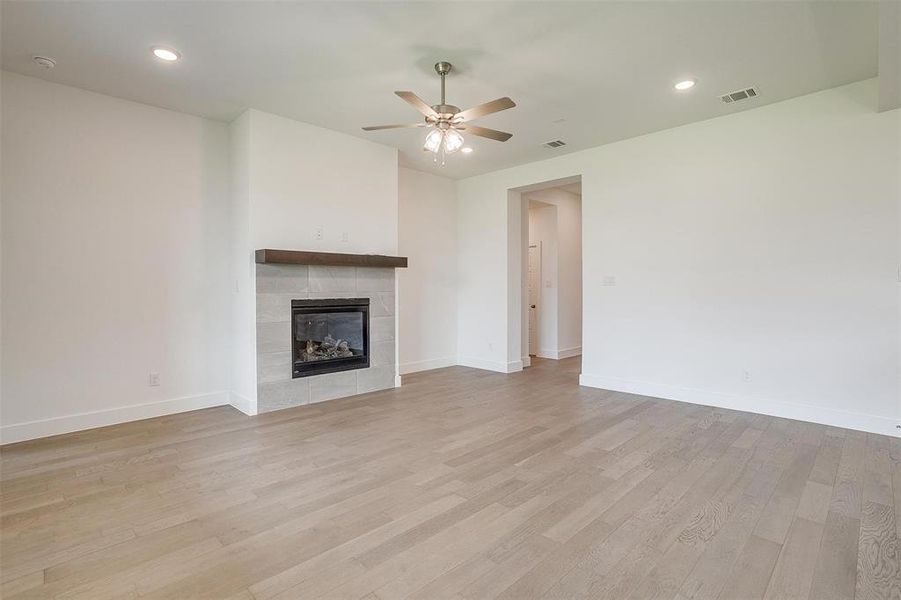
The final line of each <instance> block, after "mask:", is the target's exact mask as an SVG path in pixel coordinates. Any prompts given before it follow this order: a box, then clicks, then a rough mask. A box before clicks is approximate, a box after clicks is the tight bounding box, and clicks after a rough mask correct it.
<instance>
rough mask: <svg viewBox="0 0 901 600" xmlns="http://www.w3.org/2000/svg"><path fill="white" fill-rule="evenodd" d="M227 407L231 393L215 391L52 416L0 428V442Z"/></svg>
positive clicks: (24, 439)
mask: <svg viewBox="0 0 901 600" xmlns="http://www.w3.org/2000/svg"><path fill="white" fill-rule="evenodd" d="M227 404H229V394H228V392H213V393H210V394H200V395H198V396H187V397H185V398H173V399H171V400H162V401H160V402H148V403H146V404H132V405H131V406H119V407H116V408H110V409H106V410H97V411H93V412H86V413H80V414H77V415H66V416H65V417H53V418H51V419H41V420H39V421H29V422H27V423H17V424H15V425H4V426H2V427H0V443H2V444H12V443H14V442H24V441H26V440H33V439H37V438H42V437H48V436H51V435H60V434H62V433H72V432H74V431H82V430H85V429H94V428H95V427H105V426H107V425H117V424H119V423H127V422H129V421H140V420H141V419H150V418H153V417H162V416H165V415H172V414H175V413H180V412H186V411H189V410H198V409H201V408H210V407H212V406H225V405H227Z"/></svg>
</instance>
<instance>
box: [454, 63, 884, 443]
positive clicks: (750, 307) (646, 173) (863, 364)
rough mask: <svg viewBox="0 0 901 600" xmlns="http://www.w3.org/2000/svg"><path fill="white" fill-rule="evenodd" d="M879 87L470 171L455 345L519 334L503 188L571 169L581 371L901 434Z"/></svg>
mask: <svg viewBox="0 0 901 600" xmlns="http://www.w3.org/2000/svg"><path fill="white" fill-rule="evenodd" d="M876 92H877V86H876V81H875V80H869V81H865V82H860V83H856V84H852V85H848V86H844V87H841V88H836V89H833V90H827V91H824V92H820V93H817V94H812V95H809V96H805V97H802V98H796V99H793V100H789V101H786V102H782V103H778V104H772V105H768V106H765V107H761V108H759V109H755V110H751V111H746V112H742V113H737V114H734V115H730V116H727V117H722V118H719V119H713V120H709V121H704V122H701V123H695V124H691V125H687V126H684V127H680V128H676V129H672V130H668V131H663V132H658V133H654V134H650V135H647V136H642V137H639V138H635V139H631V140H626V141H622V142H618V143H615V144H610V145H607V146H602V147H599V148H594V149H591V150H587V151H584V152H579V153H574V154H569V155H565V156H561V157H559V158H556V159H551V160H547V161H542V162H538V163H533V164H529V165H523V166H520V167H515V168H512V169H507V170H504V171H499V172H495V173H491V174H487V175H483V176H480V177H475V178H470V179H467V180H463V181H461V182H460V183H459V186H458V193H459V206H460V214H459V216H458V223H459V226H460V237H459V241H458V243H459V245H460V248H461V257H460V267H461V272H464V273H465V274H466V276H465V277H464V278H463V279H462V280H461V285H460V290H459V294H458V298H459V303H460V321H459V325H458V331H459V340H458V343H459V344H460V345H461V347H462V346H463V345H464V344H472V345H473V347H475V348H477V349H478V353H479V356H478V358H479V361H478V362H479V363H480V364H482V365H483V366H486V367H488V366H490V365H495V366H498V367H499V366H500V365H502V364H503V363H504V362H505V358H506V357H507V356H508V353H507V351H506V348H504V347H503V344H502V343H503V340H505V339H507V340H511V339H514V337H515V343H516V344H517V346H518V345H519V344H520V343H521V341H520V336H521V335H522V331H521V329H522V318H521V313H520V312H515V313H513V314H511V313H510V312H509V311H508V310H507V307H508V305H509V301H510V298H513V297H516V296H519V295H520V293H521V290H520V287H519V286H520V282H519V281H518V279H519V278H518V277H512V276H511V273H512V269H511V268H510V267H509V265H508V264H507V263H506V261H505V260H504V258H503V257H498V256H497V253H498V252H504V249H505V248H507V247H508V243H507V242H508V240H507V236H519V235H520V229H519V228H513V227H511V226H510V220H509V218H508V216H509V213H510V210H509V207H510V206H511V204H510V201H509V195H508V190H509V189H510V188H519V187H522V186H526V185H529V184H533V183H536V182H541V181H549V180H555V179H562V178H566V177H572V176H576V175H581V176H582V202H583V211H582V218H583V240H584V243H583V285H584V291H583V304H584V313H583V314H584V324H583V344H582V345H583V366H582V370H583V375H582V381H583V383H585V384H588V385H594V386H598V387H605V388H608V389H620V390H626V391H634V392H638V393H645V394H649V395H654V396H661V397H668V398H675V399H681V400H686V401H690V402H702V403H706V404H715V405H721V406H730V407H735V408H740V409H743V410H752V411H757V412H764V413H768V414H778V415H783V416H789V417H793V418H802V419H807V420H813V421H819V422H826V423H832V424H836V425H843V426H847V427H854V428H860V429H868V430H871V431H879V432H881V433H888V434H896V430H895V427H894V425H895V423H896V422H897V420H898V419H899V418H901V402H899V373H898V365H899V356H898V354H899V347H898V335H899V312H898V311H899V307H898V302H899V300H898V292H897V290H896V287H897V285H898V284H897V280H898V277H897V268H898V258H899V256H898V234H899V231H898V229H899V217H898V210H899V204H898V197H899V178H898V162H899V157H898V153H899V133H898V127H897V119H898V115H897V112H898V111H892V112H890V113H877V112H876V110H875V107H876V95H877V93H876ZM505 200H506V202H505ZM517 243H519V241H517ZM511 247H512V246H511ZM512 253H513V251H511V252H509V254H512ZM604 276H612V277H615V278H616V286H608V287H605V286H602V285H601V284H602V281H603V277H604ZM514 279H515V281H514ZM517 329H518V330H520V331H519V336H509V335H508V333H509V332H508V330H510V331H513V330H517ZM491 342H493V343H494V346H491V347H489V346H488V344H489V343H491ZM510 343H512V342H510ZM517 349H518V348H517ZM474 352H475V351H474ZM497 370H501V368H497ZM745 371H747V372H748V373H749V375H750V381H746V380H745Z"/></svg>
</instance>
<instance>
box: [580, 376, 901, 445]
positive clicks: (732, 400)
mask: <svg viewBox="0 0 901 600" xmlns="http://www.w3.org/2000/svg"><path fill="white" fill-rule="evenodd" d="M579 385H583V386H586V387H593V388H600V389H602V390H612V391H615V392H627V393H629V394H640V395H642V396H652V397H654V398H663V399H666V400H676V401H678V402H688V403H690V404H702V405H705V406H716V407H718V408H728V409H732V410H740V411H744V412H749V413H757V414H762V415H769V416H772V417H781V418H784V419H794V420H796V421H807V422H810V423H818V424H820V425H831V426H833V427H842V428H845V429H856V430H858V431H866V432H868V433H879V434H882V435H889V436H893V437H901V430H899V429H897V428H896V425H898V422H897V421H895V420H894V419H891V418H889V417H881V416H878V415H869V414H865V413H857V412H852V411H846V410H840V409H835V408H825V407H821V406H813V405H811V404H804V403H800V402H784V401H780V400H769V399H766V398H756V397H752V396H739V395H736V394H724V393H721V392H711V391H707V390H698V389H694V388H683V387H678V386H671V385H665V384H660V383H649V382H645V381H633V380H628V379H618V378H615V377H602V376H597V375H587V374H584V373H583V374H582V375H579Z"/></svg>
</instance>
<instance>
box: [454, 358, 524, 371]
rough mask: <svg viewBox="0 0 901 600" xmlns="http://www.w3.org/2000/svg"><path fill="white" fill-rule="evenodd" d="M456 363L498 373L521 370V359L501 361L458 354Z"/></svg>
mask: <svg viewBox="0 0 901 600" xmlns="http://www.w3.org/2000/svg"><path fill="white" fill-rule="evenodd" d="M457 364H458V365H460V366H463V367H472V368H473V369H482V370H483V371H496V372H498V373H516V372H517V371H522V361H521V360H514V361H511V362H507V363H503V362H495V361H493V360H484V359H481V358H472V357H471V356H460V357H458V358H457Z"/></svg>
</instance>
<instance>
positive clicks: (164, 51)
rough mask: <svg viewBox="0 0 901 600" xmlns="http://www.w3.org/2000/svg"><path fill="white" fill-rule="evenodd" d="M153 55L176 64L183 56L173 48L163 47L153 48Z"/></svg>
mask: <svg viewBox="0 0 901 600" xmlns="http://www.w3.org/2000/svg"><path fill="white" fill-rule="evenodd" d="M152 50H153V55H154V56H155V57H157V58H158V59H160V60H165V61H166V62H175V61H177V60H178V59H179V58H181V54H179V53H178V52H176V51H175V50H172V49H171V48H163V47H162V46H154V47H153V48H152Z"/></svg>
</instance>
